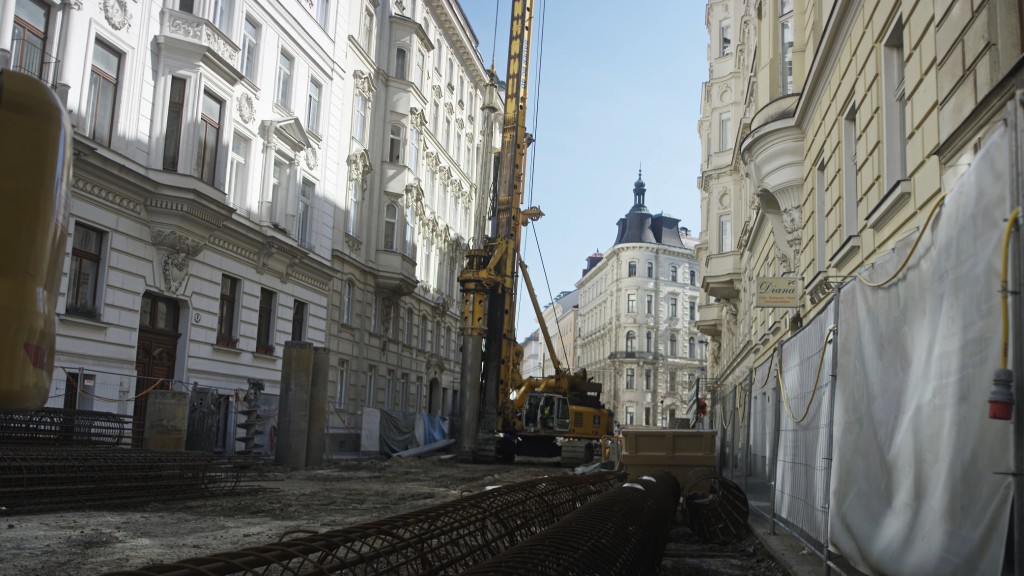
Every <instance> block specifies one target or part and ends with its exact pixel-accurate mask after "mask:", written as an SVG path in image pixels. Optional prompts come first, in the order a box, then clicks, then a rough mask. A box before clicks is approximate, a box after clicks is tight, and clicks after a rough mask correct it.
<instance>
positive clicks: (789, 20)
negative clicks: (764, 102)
mask: <svg viewBox="0 0 1024 576" xmlns="http://www.w3.org/2000/svg"><path fill="white" fill-rule="evenodd" d="M779 80H780V84H779V88H780V90H779V93H780V94H781V95H783V96H785V95H786V94H792V93H793V0H779Z"/></svg>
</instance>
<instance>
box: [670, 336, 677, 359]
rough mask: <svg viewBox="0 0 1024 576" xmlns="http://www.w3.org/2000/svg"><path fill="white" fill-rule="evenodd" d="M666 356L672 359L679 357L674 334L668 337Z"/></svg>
mask: <svg viewBox="0 0 1024 576" xmlns="http://www.w3.org/2000/svg"><path fill="white" fill-rule="evenodd" d="M668 355H669V356H672V357H673V358H674V357H676V356H678V355H679V339H678V338H676V335H675V334H672V335H670V336H669V337H668Z"/></svg>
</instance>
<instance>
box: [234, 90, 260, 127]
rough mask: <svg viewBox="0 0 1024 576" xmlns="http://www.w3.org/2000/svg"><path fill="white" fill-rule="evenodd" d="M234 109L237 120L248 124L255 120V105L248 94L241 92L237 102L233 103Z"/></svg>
mask: <svg viewBox="0 0 1024 576" xmlns="http://www.w3.org/2000/svg"><path fill="white" fill-rule="evenodd" d="M235 109H236V110H238V118H239V119H241V120H242V122H245V123H246V124H248V123H249V122H252V121H253V120H254V119H255V118H256V103H255V102H253V100H252V95H251V94H249V93H248V92H242V93H241V94H239V95H238V102H236V103H235Z"/></svg>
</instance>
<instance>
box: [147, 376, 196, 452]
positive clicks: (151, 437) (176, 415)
mask: <svg viewBox="0 0 1024 576" xmlns="http://www.w3.org/2000/svg"><path fill="white" fill-rule="evenodd" d="M188 397H189V395H188V392H175V391H173V390H153V391H151V392H150V393H149V401H148V402H146V429H145V432H144V433H143V437H142V447H143V448H146V449H148V450H166V451H168V452H183V451H184V450H185V433H186V430H187V429H188Z"/></svg>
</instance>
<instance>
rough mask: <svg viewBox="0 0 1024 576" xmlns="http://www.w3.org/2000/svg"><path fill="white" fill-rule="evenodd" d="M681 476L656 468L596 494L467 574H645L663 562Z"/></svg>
mask: <svg viewBox="0 0 1024 576" xmlns="http://www.w3.org/2000/svg"><path fill="white" fill-rule="evenodd" d="M679 494H680V490H679V482H678V481H677V480H676V479H675V477H674V476H672V475H671V474H669V473H667V472H656V473H654V474H651V475H648V476H644V477H643V478H640V479H638V480H634V481H631V482H629V483H627V484H624V485H622V486H621V487H619V488H615V489H613V490H609V491H608V492H606V493H604V494H602V495H600V496H598V497H596V498H594V499H593V500H591V501H590V502H589V503H587V504H585V505H583V506H581V507H580V508H579V509H578V510H576V511H575V512H573V513H572V514H569V515H568V516H566V517H565V518H563V519H562V520H561V521H559V522H558V523H556V524H554V525H553V526H551V527H550V528H548V529H546V530H544V531H543V532H541V533H539V534H537V535H536V536H534V537H532V538H530V539H528V540H526V541H524V542H522V543H521V544H519V545H517V546H515V547H513V548H510V549H509V550H507V551H505V552H504V553H502V554H500V555H497V556H495V557H494V558H491V559H490V560H488V561H486V562H483V563H481V564H478V565H476V566H474V567H473V568H471V569H469V570H467V571H465V572H463V573H462V574H463V575H464V576H485V575H486V576H497V575H515V576H546V575H550V576H568V575H579V576H584V575H586V576H590V575H594V574H600V575H602V576H631V575H636V576H646V575H649V574H655V573H657V571H658V567H659V566H660V565H661V558H662V554H663V553H664V550H665V541H666V539H667V537H668V530H669V527H670V525H671V523H672V519H673V517H674V516H675V511H676V509H677V508H678V505H679Z"/></svg>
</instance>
